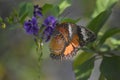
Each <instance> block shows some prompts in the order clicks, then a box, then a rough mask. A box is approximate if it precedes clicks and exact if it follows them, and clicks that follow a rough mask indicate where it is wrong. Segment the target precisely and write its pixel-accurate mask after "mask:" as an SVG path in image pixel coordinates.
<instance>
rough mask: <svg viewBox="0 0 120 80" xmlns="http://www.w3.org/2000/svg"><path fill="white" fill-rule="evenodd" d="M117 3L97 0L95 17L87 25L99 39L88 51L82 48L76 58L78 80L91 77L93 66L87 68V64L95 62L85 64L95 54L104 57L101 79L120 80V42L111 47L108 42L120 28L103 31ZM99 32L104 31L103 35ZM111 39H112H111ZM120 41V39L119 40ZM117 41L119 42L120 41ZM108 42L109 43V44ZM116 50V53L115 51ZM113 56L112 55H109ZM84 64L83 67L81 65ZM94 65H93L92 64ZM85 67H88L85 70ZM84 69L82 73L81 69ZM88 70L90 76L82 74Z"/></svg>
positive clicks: (75, 65) (108, 0)
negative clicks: (119, 44)
mask: <svg viewBox="0 0 120 80" xmlns="http://www.w3.org/2000/svg"><path fill="white" fill-rule="evenodd" d="M115 3H116V0H106V1H105V0H97V1H96V9H95V11H94V13H93V15H92V16H93V17H94V18H93V19H92V20H91V21H90V23H89V24H88V25H87V27H88V28H89V29H91V30H92V31H93V32H95V34H96V35H97V38H98V39H97V40H96V41H95V42H94V43H93V45H91V46H87V47H88V50H89V52H88V51H86V50H85V49H82V50H83V52H82V53H80V54H79V55H78V57H77V58H76V59H75V60H74V70H75V74H76V79H77V80H88V78H89V77H90V73H91V72H89V71H91V69H93V68H90V69H88V68H86V66H87V67H88V66H89V67H91V65H89V64H92V65H94V64H93V62H94V61H95V59H94V60H93V62H90V63H87V64H88V65H84V64H85V63H86V62H88V61H89V59H90V58H94V57H95V56H94V54H97V55H99V56H101V57H103V61H102V64H101V65H100V66H101V68H100V69H101V70H100V71H101V74H100V78H99V80H106V79H107V80H119V74H120V70H119V68H120V64H119V59H120V57H119V55H118V53H120V51H119V50H118V49H119V48H120V47H119V46H118V43H117V44H115V45H116V47H113V49H111V47H110V43H109V42H106V41H107V39H109V38H111V39H112V37H113V36H114V35H116V34H119V33H120V28H110V29H108V30H106V31H105V32H104V33H103V32H101V29H102V28H103V27H104V24H105V22H106V21H107V19H108V18H109V17H110V15H111V13H112V8H113V7H114V5H115ZM99 33H103V35H101V36H100V35H99ZM111 39H110V40H111ZM118 41H119V40H118ZM118 41H117V42H118ZM107 43H108V44H107ZM114 51H115V52H116V53H114ZM91 52H92V53H91ZM108 56H111V57H108ZM81 66H82V67H81ZM92 67H93V66H92ZM83 68H86V70H84V69H83ZM81 69H83V70H82V71H83V72H84V73H82V72H81V71H80V70H81ZM86 71H88V72H89V74H88V76H84V77H83V76H82V77H81V75H84V74H85V73H86Z"/></svg>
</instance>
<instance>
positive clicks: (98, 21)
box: [87, 10, 111, 34]
mask: <svg viewBox="0 0 120 80" xmlns="http://www.w3.org/2000/svg"><path fill="white" fill-rule="evenodd" d="M110 14H111V10H106V11H103V12H101V13H100V14H99V15H98V16H97V17H95V18H94V19H93V20H92V21H91V22H90V23H89V24H88V25H87V27H88V28H89V29H91V30H92V31H93V32H95V34H97V33H98V32H99V31H100V29H101V28H102V27H103V25H104V24H105V22H106V21H107V19H108V18H109V16H110Z"/></svg>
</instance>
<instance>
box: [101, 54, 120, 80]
mask: <svg viewBox="0 0 120 80" xmlns="http://www.w3.org/2000/svg"><path fill="white" fill-rule="evenodd" d="M119 62H120V56H112V57H105V56H104V57H103V61H102V64H101V67H100V70H101V73H102V74H103V75H104V76H105V78H106V79H107V80H120V63H119Z"/></svg>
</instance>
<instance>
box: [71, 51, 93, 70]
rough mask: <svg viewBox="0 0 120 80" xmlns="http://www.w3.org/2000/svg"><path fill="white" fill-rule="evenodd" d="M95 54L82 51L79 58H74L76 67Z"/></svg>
mask: <svg viewBox="0 0 120 80" xmlns="http://www.w3.org/2000/svg"><path fill="white" fill-rule="evenodd" d="M92 56H93V53H88V52H82V53H80V54H79V55H78V56H77V58H76V59H75V60H74V64H73V65H74V68H76V67H77V66H79V65H81V64H83V63H84V62H85V61H87V60H89V59H90V58H91V57H92Z"/></svg>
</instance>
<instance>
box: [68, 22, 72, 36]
mask: <svg viewBox="0 0 120 80" xmlns="http://www.w3.org/2000/svg"><path fill="white" fill-rule="evenodd" d="M68 31H69V35H70V37H72V27H71V25H70V24H68Z"/></svg>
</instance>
